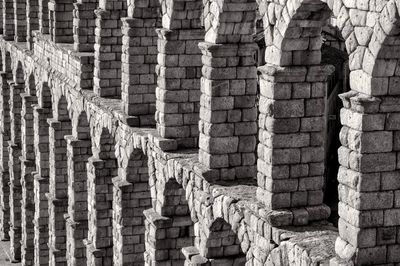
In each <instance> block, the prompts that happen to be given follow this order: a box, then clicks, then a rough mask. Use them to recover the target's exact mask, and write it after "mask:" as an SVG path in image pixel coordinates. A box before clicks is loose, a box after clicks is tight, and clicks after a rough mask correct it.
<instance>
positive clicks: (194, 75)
mask: <svg viewBox="0 0 400 266" xmlns="http://www.w3.org/2000/svg"><path fill="white" fill-rule="evenodd" d="M157 33H158V65H157V67H156V73H157V76H158V81H157V85H158V87H157V89H156V98H157V111H156V122H157V130H158V133H159V134H160V135H161V137H163V138H167V139H175V140H176V141H177V144H178V146H182V147H197V143H198V141H197V138H198V135H199V132H198V122H199V101H200V77H201V66H202V63H201V51H200V49H199V48H198V43H199V42H200V41H202V40H204V30H202V29H179V30H178V29H177V30H167V29H157Z"/></svg>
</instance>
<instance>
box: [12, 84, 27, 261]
mask: <svg viewBox="0 0 400 266" xmlns="http://www.w3.org/2000/svg"><path fill="white" fill-rule="evenodd" d="M9 85H10V99H9V106H10V121H11V139H10V141H9V142H8V153H9V161H8V168H9V172H10V201H9V202H10V240H11V251H10V256H11V260H12V261H14V262H16V261H20V260H21V200H22V187H21V162H20V160H19V158H20V156H21V109H22V100H21V93H22V92H23V91H24V85H23V84H15V83H13V82H10V83H9Z"/></svg>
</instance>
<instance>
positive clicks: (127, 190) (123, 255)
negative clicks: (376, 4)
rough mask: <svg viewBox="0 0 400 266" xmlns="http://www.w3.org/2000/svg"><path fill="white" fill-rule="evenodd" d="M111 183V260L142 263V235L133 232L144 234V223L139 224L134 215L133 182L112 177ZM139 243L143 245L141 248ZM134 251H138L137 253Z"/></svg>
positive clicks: (124, 262) (120, 263)
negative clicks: (112, 185) (112, 186)
mask: <svg viewBox="0 0 400 266" xmlns="http://www.w3.org/2000/svg"><path fill="white" fill-rule="evenodd" d="M113 184H114V192H113V241H114V244H113V248H114V250H113V255H114V258H113V262H114V263H115V264H116V265H129V263H131V262H133V261H134V262H135V263H140V262H142V263H143V252H144V245H143V243H140V240H141V238H142V239H143V236H140V235H136V234H135V232H142V233H143V235H144V225H143V224H140V220H141V219H140V218H141V217H139V219H135V217H134V208H135V207H136V206H135V205H134V201H133V198H134V193H133V184H132V183H129V182H128V181H126V180H123V179H122V178H120V177H114V178H113ZM138 203H139V202H137V204H138ZM137 221H139V223H138V224H137ZM134 225H135V226H134ZM140 244H142V245H143V248H142V249H140V247H139V245H140ZM135 251H136V252H137V251H139V252H138V254H137V253H136V252H135ZM140 251H141V252H140Z"/></svg>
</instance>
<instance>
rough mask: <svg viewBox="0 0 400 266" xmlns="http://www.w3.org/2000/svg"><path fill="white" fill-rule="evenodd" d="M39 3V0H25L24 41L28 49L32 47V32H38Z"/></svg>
mask: <svg viewBox="0 0 400 266" xmlns="http://www.w3.org/2000/svg"><path fill="white" fill-rule="evenodd" d="M39 1H41V0H26V14H27V19H26V23H27V25H26V40H27V42H28V45H29V48H30V49H32V45H33V36H32V32H33V31H37V30H39Z"/></svg>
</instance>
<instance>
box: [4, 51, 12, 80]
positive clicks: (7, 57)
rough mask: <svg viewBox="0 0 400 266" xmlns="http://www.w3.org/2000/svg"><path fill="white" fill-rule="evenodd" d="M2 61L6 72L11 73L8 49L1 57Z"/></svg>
mask: <svg viewBox="0 0 400 266" xmlns="http://www.w3.org/2000/svg"><path fill="white" fill-rule="evenodd" d="M3 60H4V63H3V69H4V71H5V72H7V73H11V74H12V69H11V54H10V52H9V51H7V52H6V56H5V57H4V58H3Z"/></svg>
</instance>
